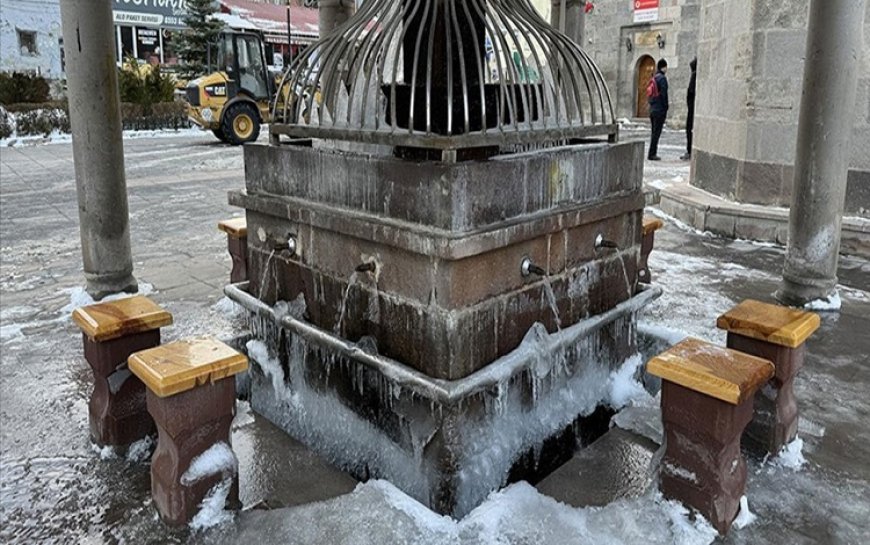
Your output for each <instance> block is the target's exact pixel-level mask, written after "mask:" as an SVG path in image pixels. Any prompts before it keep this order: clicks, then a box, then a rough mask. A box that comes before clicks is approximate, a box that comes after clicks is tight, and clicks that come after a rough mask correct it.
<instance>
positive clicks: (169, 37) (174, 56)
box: [161, 28, 178, 64]
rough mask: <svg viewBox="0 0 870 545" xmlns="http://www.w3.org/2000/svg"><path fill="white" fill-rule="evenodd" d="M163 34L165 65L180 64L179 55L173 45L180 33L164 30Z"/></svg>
mask: <svg viewBox="0 0 870 545" xmlns="http://www.w3.org/2000/svg"><path fill="white" fill-rule="evenodd" d="M161 32H162V33H163V64H178V53H176V51H175V46H174V44H173V42H174V40H175V35H176V34H177V33H178V31H177V30H169V29H166V28H164V29H163V30H162V31H161Z"/></svg>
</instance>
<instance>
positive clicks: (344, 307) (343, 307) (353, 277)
mask: <svg viewBox="0 0 870 545" xmlns="http://www.w3.org/2000/svg"><path fill="white" fill-rule="evenodd" d="M357 278H359V273H357V272H356V271H354V272H353V273H352V274H351V275H350V278H349V279H348V281H347V287H346V288H344V296H343V297H342V298H341V306H340V307H339V310H338V321H337V322H335V327H334V328H333V329H332V332H333V333H335V334H336V335H339V336H340V335H341V325H342V323H343V322H344V315H345V313H346V312H347V298H348V297H349V296H350V288H352V287H353V285H354V284H356V282H357Z"/></svg>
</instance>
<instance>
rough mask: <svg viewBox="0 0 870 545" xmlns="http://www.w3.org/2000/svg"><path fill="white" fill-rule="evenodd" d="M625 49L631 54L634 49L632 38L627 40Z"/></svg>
mask: <svg viewBox="0 0 870 545" xmlns="http://www.w3.org/2000/svg"><path fill="white" fill-rule="evenodd" d="M625 48H626V49H628V52H629V53H631V50H632V49H633V48H634V45H632V43H631V38H626V39H625Z"/></svg>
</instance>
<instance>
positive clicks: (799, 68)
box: [691, 0, 870, 218]
mask: <svg viewBox="0 0 870 545" xmlns="http://www.w3.org/2000/svg"><path fill="white" fill-rule="evenodd" d="M808 4H809V2H807V1H806V0H703V2H702V10H701V28H702V32H701V35H700V42H699V55H698V58H699V65H698V83H697V84H698V95H697V105H696V118H695V144H694V146H695V149H694V152H693V154H692V156H693V164H692V167H693V168H692V172H693V174H692V181H691V183H692V185H694V186H696V187H699V188H702V189H704V190H706V191H708V192H710V193H713V194H716V195H719V196H722V197H725V198H727V199H730V200H734V201H739V202H743V203H751V204H759V205H768V206H771V205H772V206H784V207H787V206H789V205H790V204H791V185H792V180H793V177H794V159H795V150H796V146H797V127H798V115H799V112H800V99H801V87H802V82H803V75H804V69H805V66H804V55H805V49H806V38H807V19H808V14H809V6H808ZM859 59H860V74H859V83H858V95H857V101H856V104H855V116H854V128H853V135H854V137H853V139H852V150H851V151H852V153H851V155H852V158H851V163H850V169H849V175H848V186H847V191H846V213H847V215H853V216H862V217H865V218H868V217H870V4H868V5H867V13H866V15H865V19H864V47H863V51H861V52H859ZM811 68H812V67H810V69H811ZM819 129H820V130H822V128H821V127H820V128H819Z"/></svg>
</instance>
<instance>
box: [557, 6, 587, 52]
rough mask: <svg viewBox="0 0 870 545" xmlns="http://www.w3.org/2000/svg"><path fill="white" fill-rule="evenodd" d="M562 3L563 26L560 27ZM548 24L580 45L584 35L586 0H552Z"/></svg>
mask: <svg viewBox="0 0 870 545" xmlns="http://www.w3.org/2000/svg"><path fill="white" fill-rule="evenodd" d="M563 5H564V7H565V25H564V28H563V27H562V6H563ZM550 24H552V25H553V27H554V28H556V29H557V30H560V31H562V32H563V33H564V34H566V35H567V36H568V37H569V38H571V39H572V40H574V41H575V42H577V43H578V44H580V45H581V46H582V45H583V40H584V38H585V36H586V0H553V7H552V10H551V11H550Z"/></svg>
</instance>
